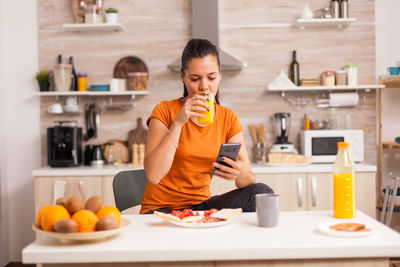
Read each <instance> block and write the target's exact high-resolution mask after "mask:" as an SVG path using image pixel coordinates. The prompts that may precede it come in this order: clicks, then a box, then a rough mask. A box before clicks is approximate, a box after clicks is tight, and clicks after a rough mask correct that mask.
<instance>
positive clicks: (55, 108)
mask: <svg viewBox="0 0 400 267" xmlns="http://www.w3.org/2000/svg"><path fill="white" fill-rule="evenodd" d="M47 111H48V112H49V113H52V114H61V113H63V107H62V106H61V104H60V103H54V104H53V105H51V106H49V107H48V108H47Z"/></svg>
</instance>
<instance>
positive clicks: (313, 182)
mask: <svg viewBox="0 0 400 267" xmlns="http://www.w3.org/2000/svg"><path fill="white" fill-rule="evenodd" d="M311 187H312V206H313V207H316V206H317V178H315V177H313V178H311Z"/></svg>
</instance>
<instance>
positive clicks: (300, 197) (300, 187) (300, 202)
mask: <svg viewBox="0 0 400 267" xmlns="http://www.w3.org/2000/svg"><path fill="white" fill-rule="evenodd" d="M297 197H298V198H297V206H298V207H299V208H301V207H302V206H303V179H302V178H301V177H299V178H297Z"/></svg>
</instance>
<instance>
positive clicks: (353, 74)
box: [344, 64, 357, 85]
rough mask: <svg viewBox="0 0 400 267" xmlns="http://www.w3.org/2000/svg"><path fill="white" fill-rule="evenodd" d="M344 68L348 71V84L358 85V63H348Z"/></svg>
mask: <svg viewBox="0 0 400 267" xmlns="http://www.w3.org/2000/svg"><path fill="white" fill-rule="evenodd" d="M344 69H345V70H346V72H347V84H348V85H357V64H346V65H345V66H344Z"/></svg>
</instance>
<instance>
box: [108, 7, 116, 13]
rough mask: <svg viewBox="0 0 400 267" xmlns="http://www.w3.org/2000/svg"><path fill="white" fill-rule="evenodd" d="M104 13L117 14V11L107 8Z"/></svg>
mask: <svg viewBox="0 0 400 267" xmlns="http://www.w3.org/2000/svg"><path fill="white" fill-rule="evenodd" d="M106 13H118V9H116V8H112V7H109V8H107V9H106Z"/></svg>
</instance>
